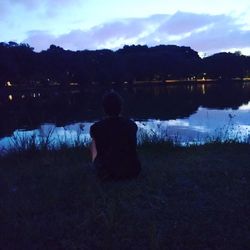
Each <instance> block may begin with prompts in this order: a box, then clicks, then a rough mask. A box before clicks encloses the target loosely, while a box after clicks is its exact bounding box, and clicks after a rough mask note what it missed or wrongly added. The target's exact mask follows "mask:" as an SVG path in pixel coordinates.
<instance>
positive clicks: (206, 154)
mask: <svg viewBox="0 0 250 250" xmlns="http://www.w3.org/2000/svg"><path fill="white" fill-rule="evenodd" d="M138 151H139V156H140V159H141V162H142V166H143V169H142V172H141V174H140V176H139V177H138V178H137V179H135V180H131V181H122V182H109V183H101V182H99V181H98V180H97V179H96V178H95V175H94V172H93V170H92V169H91V165H90V157H89V152H88V150H87V149H86V148H85V147H83V146H79V145H78V146H77V147H75V148H70V147H67V146H64V147H61V148H60V149H58V150H51V151H50V150H46V149H40V150H37V149H33V150H26V151H24V152H19V151H18V152H17V151H16V152H11V153H10V154H8V155H5V156H2V157H0V176H1V179H0V196H1V201H0V221H1V223H0V248H1V249H4V250H5V249H7V250H8V249H53V250H54V249H67V250H71V249H91V250H92V249H171V250H172V249H202V250H203V249H234V250H235V249H237V250H239V249H247V248H248V246H249V230H250V228H249V225H250V215H249V211H250V201H249V193H250V187H249V181H250V164H249V162H250V154H249V152H250V145H249V144H244V143H236V142H230V143H218V142H215V143H210V144H206V145H203V146H190V147H186V148H183V147H178V146H174V145H173V144H171V143H169V142H165V143H164V142H162V141H159V142H158V143H149V142H148V143H145V144H142V145H140V146H139V148H138Z"/></svg>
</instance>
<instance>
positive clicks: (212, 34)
mask: <svg viewBox="0 0 250 250" xmlns="http://www.w3.org/2000/svg"><path fill="white" fill-rule="evenodd" d="M249 11H250V1H249V0H238V1H235V0H206V1H203V0H189V1H186V0H171V1H170V0H126V1H125V0H123V1H121V0H72V1H70V0H39V1H38V0H0V30H1V32H0V41H4V42H8V41H16V42H18V43H20V42H25V43H29V44H30V45H31V46H32V47H34V48H35V50H36V51H40V50H43V49H47V48H48V47H49V45H50V44H56V45H58V46H61V47H63V48H65V49H71V50H83V49H101V48H109V49H118V48H120V47H123V45H124V44H147V45H149V46H154V45H158V44H176V45H180V46H190V47H191V48H193V49H195V50H196V51H198V52H200V53H201V54H204V53H206V54H207V55H210V54H213V53H216V52H220V51H236V50H240V51H242V53H243V54H247V55H250V16H249V15H248V13H249Z"/></svg>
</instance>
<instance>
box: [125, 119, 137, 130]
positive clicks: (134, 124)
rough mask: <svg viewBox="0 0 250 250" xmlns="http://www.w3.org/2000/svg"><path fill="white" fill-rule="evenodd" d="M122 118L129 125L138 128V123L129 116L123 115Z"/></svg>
mask: <svg viewBox="0 0 250 250" xmlns="http://www.w3.org/2000/svg"><path fill="white" fill-rule="evenodd" d="M122 120H123V122H124V123H125V124H127V126H129V127H132V128H134V129H137V125H136V123H135V122H134V121H133V120H131V119H129V118H124V117H122Z"/></svg>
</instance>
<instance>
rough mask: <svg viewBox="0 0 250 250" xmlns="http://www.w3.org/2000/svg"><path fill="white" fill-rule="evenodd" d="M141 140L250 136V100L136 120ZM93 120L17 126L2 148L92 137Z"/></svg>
mask: <svg viewBox="0 0 250 250" xmlns="http://www.w3.org/2000/svg"><path fill="white" fill-rule="evenodd" d="M136 123H137V125H138V128H139V133H138V139H139V141H140V140H141V138H143V136H144V135H145V134H147V135H149V136H156V137H157V138H164V139H166V138H171V139H172V140H174V141H175V142H177V143H180V144H182V145H185V144H192V143H203V142H205V141H207V140H209V139H212V138H217V137H218V138H221V139H226V138H227V139H228V138H231V139H234V138H238V139H239V140H248V141H249V138H250V101H249V102H248V103H247V104H243V105H242V106H240V107H239V108H238V109H237V110H235V109H231V108H230V109H224V110H218V109H208V108H203V107H199V108H198V110H197V111H196V112H195V113H194V114H192V115H190V116H189V117H187V118H183V119H169V120H160V119H147V120H140V121H136ZM91 124H92V122H82V123H73V124H70V125H66V126H56V125H55V124H43V125H41V126H40V127H39V129H35V130H29V131H24V130H16V131H15V132H14V133H13V135H12V136H9V137H5V138H3V139H1V140H0V149H1V150H2V152H3V149H8V148H10V147H11V146H13V145H14V144H13V142H15V143H16V141H17V140H22V139H25V138H30V137H32V136H33V137H35V140H36V142H37V143H38V144H39V143H41V142H43V140H44V139H46V138H49V140H50V142H51V143H53V145H55V146H56V145H59V144H61V143H67V144H73V143H76V142H79V141H81V142H86V143H87V142H88V141H89V140H90V136H89V128H90V126H91Z"/></svg>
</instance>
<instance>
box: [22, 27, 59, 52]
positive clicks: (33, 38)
mask: <svg viewBox="0 0 250 250" xmlns="http://www.w3.org/2000/svg"><path fill="white" fill-rule="evenodd" d="M54 41H55V37H54V36H53V35H51V34H49V33H48V32H46V31H40V30H33V31H30V32H29V33H28V38H27V39H25V40H24V41H23V42H24V43H28V44H29V45H31V47H34V48H35V50H36V51H41V50H45V49H47V48H49V46H50V45H51V44H54Z"/></svg>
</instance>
